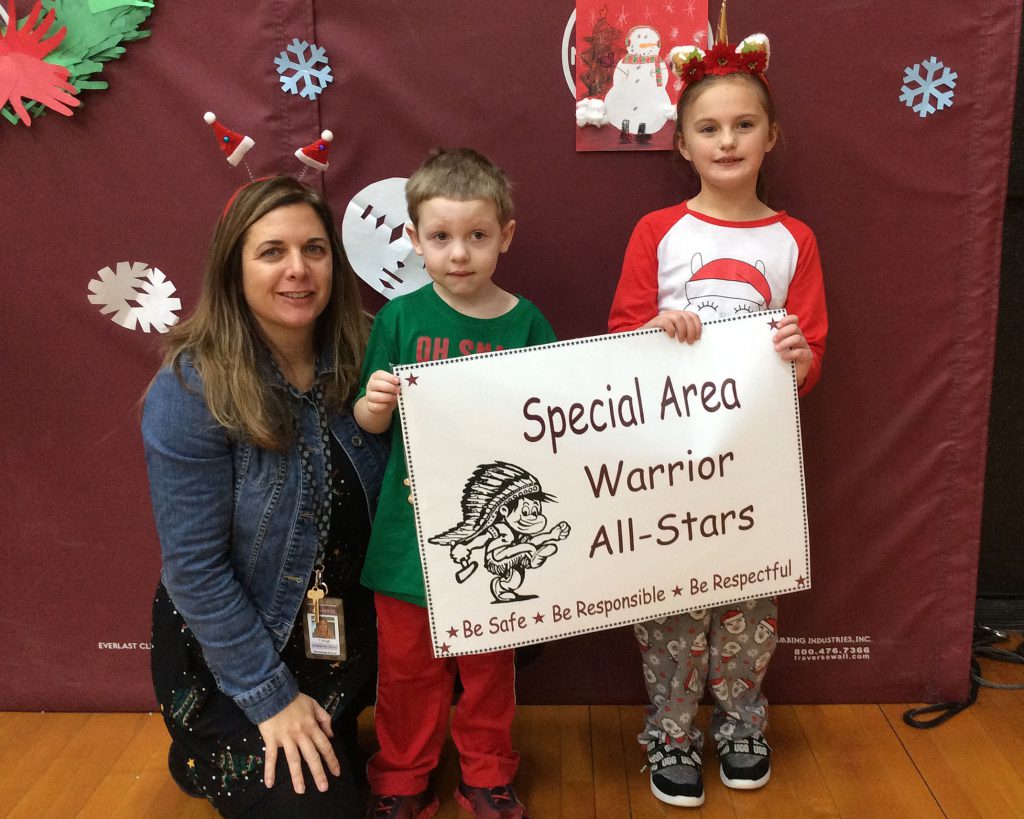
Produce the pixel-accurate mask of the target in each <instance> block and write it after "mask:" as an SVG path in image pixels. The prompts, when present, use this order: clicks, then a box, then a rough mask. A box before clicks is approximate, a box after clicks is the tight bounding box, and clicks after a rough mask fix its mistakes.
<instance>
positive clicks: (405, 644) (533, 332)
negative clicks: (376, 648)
mask: <svg viewBox="0 0 1024 819" xmlns="http://www.w3.org/2000/svg"><path fill="white" fill-rule="evenodd" d="M406 199H407V201H408V206H409V218H410V220H411V222H412V224H411V226H409V227H407V231H408V234H409V238H410V240H411V241H412V244H413V247H414V249H415V250H416V253H418V254H419V255H420V256H422V257H423V260H424V263H425V264H426V268H427V273H428V274H430V278H431V279H433V282H432V283H431V284H428V285H425V286H424V287H422V288H420V289H419V290H417V291H416V292H415V293H410V294H409V295H407V296H401V297H399V298H396V299H394V300H393V301H391V302H389V303H388V304H387V305H385V306H384V307H383V308H382V309H381V311H380V312H379V313H378V314H377V317H376V319H375V320H374V323H373V331H372V332H371V334H370V341H369V346H368V348H367V351H366V361H365V362H364V364H363V378H362V381H363V384H364V387H363V390H362V391H361V392H360V396H359V398H358V400H357V401H356V404H355V409H354V412H355V417H356V420H357V421H358V423H359V424H360V426H361V427H362V428H363V429H365V430H366V431H368V432H374V433H381V432H384V431H385V430H386V429H388V428H389V427H390V428H391V429H392V436H391V441H392V443H391V457H390V460H389V461H388V466H387V470H386V471H385V474H384V485H383V487H382V489H381V495H380V502H379V504H378V507H377V515H376V518H375V519H374V522H373V533H372V535H371V537H370V545H369V549H368V553H367V557H366V565H365V568H364V569H363V576H362V580H363V583H364V584H365V585H367V586H369V587H370V588H371V589H373V590H374V591H375V592H376V595H375V597H376V604H377V632H378V637H379V643H380V655H379V674H378V683H377V710H376V729H377V739H378V741H379V743H380V751H379V752H378V753H377V754H375V755H374V756H373V758H372V759H371V760H370V763H369V766H368V769H367V773H368V776H369V780H370V786H371V788H372V790H373V793H374V798H375V804H374V805H373V808H372V811H371V815H373V816H388V817H422V818H424V819H425V817H429V816H433V815H434V813H435V812H436V811H437V809H438V800H437V799H436V798H435V797H434V795H433V794H432V793H431V791H430V787H429V777H430V773H431V772H432V771H433V770H434V768H435V767H436V766H437V762H438V757H439V756H440V753H441V747H442V745H443V743H444V739H445V733H446V731H445V729H446V727H447V725H448V713H449V709H450V707H451V703H452V691H453V686H454V682H455V677H456V673H457V674H458V675H459V677H460V678H461V681H462V686H463V694H462V696H461V697H460V699H459V702H458V705H457V706H456V709H455V717H454V719H453V720H452V737H453V738H454V740H455V744H456V746H457V747H458V749H459V758H460V764H461V772H462V777H461V782H460V783H459V787H458V790H457V791H456V793H455V798H456V800H457V801H458V802H459V804H460V805H461V806H462V807H464V808H465V809H466V810H468V811H470V812H471V813H473V814H474V815H475V816H486V817H495V819H497V818H498V817H501V819H518V818H519V817H525V816H526V812H525V809H524V807H523V805H522V804H521V803H520V802H519V800H518V798H517V797H516V794H515V791H514V790H513V788H512V780H513V778H514V777H515V773H516V769H517V768H518V765H519V754H518V753H516V751H515V750H513V748H512V717H513V713H514V711H515V669H514V666H513V652H512V651H511V650H507V651H496V652H492V653H489V654H474V655H469V656H463V657H456V658H449V659H436V658H435V657H434V655H433V651H432V649H431V641H430V631H429V623H428V620H427V611H426V608H425V606H426V599H425V595H424V589H423V568H422V566H421V565H420V559H419V549H418V547H417V542H416V529H415V524H414V521H413V512H412V504H411V500H412V499H411V497H410V495H409V480H408V470H407V468H406V462H405V448H404V446H403V439H402V432H401V429H400V428H399V423H398V422H397V421H395V420H394V410H395V406H396V404H397V401H398V392H399V380H398V378H397V377H395V376H394V375H392V374H391V367H392V366H393V365H396V364H409V363H412V362H417V361H428V360H433V359H439V358H450V357H455V356H460V355H469V354H471V353H475V352H482V351H487V350H500V349H502V348H511V347H527V346H530V345H534V344H546V343H548V342H551V341H554V340H555V335H554V332H553V331H552V329H551V325H550V324H548V322H547V320H546V319H545V318H544V316H543V315H541V313H540V311H539V310H537V308H536V307H534V306H533V305H532V304H531V303H530V302H529V301H527V300H526V299H524V298H522V297H520V296H514V295H512V294H511V293H508V292H506V291H505V290H503V289H501V288H500V287H498V286H497V285H496V284H495V283H494V282H493V281H492V278H491V277H492V276H493V275H494V268H495V266H496V265H497V262H498V255H499V254H501V253H504V252H505V251H506V250H508V247H509V244H510V243H511V242H512V234H513V233H514V232H515V226H516V223H515V221H514V220H513V219H512V200H511V196H510V193H509V183H508V180H507V179H506V177H505V174H504V172H503V171H502V170H501V169H500V168H498V167H497V166H496V165H494V164H493V163H492V162H490V161H489V160H488V159H487V158H485V157H483V156H481V155H480V154H478V153H477V152H476V151H472V150H469V149H465V148H460V149H453V150H442V151H438V152H437V153H435V154H433V155H432V156H431V157H430V158H429V159H427V161H426V162H424V163H423V166H422V167H421V168H420V169H419V170H418V171H416V173H414V174H413V176H412V178H411V179H410V180H409V182H408V184H407V185H406ZM452 420H453V424H452V429H450V430H439V431H438V434H452V433H453V432H455V430H456V429H457V423H458V407H457V406H453V407H452Z"/></svg>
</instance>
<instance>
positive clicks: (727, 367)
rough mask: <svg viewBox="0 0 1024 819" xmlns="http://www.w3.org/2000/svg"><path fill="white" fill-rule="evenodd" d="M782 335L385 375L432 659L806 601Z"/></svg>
mask: <svg viewBox="0 0 1024 819" xmlns="http://www.w3.org/2000/svg"><path fill="white" fill-rule="evenodd" d="M783 315H784V312H782V311H773V312H762V313H756V314H749V315H744V316H743V317H737V318H731V319H724V320H721V321H717V322H708V323H706V324H705V325H704V329H703V337H702V338H701V340H700V341H699V342H697V343H696V344H693V345H686V344H680V343H678V342H676V341H674V340H672V339H670V338H668V337H667V336H666V335H665V334H664V333H662V332H661V331H660V330H640V331H637V332H633V333H624V334H621V335H608V336H596V337H593V338H584V339H575V340H572V341H564V342H559V343H556V344H548V345H544V346H543V347H533V348H530V349H526V350H501V351H497V352H492V353H485V354H482V355H474V356H467V357H464V358H454V359H447V360H443V361H431V362H425V363H422V364H414V365H409V366H402V367H396V368H395V373H396V375H398V376H399V377H400V378H401V381H402V393H401V398H400V402H399V410H400V412H401V417H402V425H403V429H404V434H405V445H406V454H407V458H408V464H409V477H410V482H411V488H412V495H413V499H414V504H415V514H416V527H417V534H418V536H419V543H420V555H421V557H422V560H423V569H424V575H425V582H426V592H427V603H428V607H429V611H430V627H431V634H432V638H433V643H434V652H435V654H436V655H437V656H450V655H456V654H470V653H477V652H482V651H491V650H495V649H499V648H508V647H512V646H518V645H525V644H528V643H536V642H540V641H544V640H551V639H555V638H559V637H567V636H570V635H573V634H582V633H584V632H588V631H595V630H598V629H606V628H612V627H613V626H620V625H625V624H629V623H636V622H640V621H644V620H651V619H655V618H658V617H664V616H666V615H668V614H674V613H677V612H683V611H693V610H695V609H702V608H707V607H710V606H720V605H724V604H728V603H732V602H737V601H740V600H748V599H752V598H758V597H770V596H773V595H777V594H783V593H786V592H793V591H799V590H803V589H808V588H810V585H811V584H810V563H809V553H808V538H807V516H806V508H805V502H804V485H803V463H802V458H801V444H800V417H799V408H798V403H797V388H796V381H795V377H794V374H793V367H792V365H790V364H786V363H784V362H782V360H781V359H780V358H779V356H778V354H777V353H776V352H775V349H774V346H773V345H772V343H771V336H772V334H773V332H774V329H773V325H775V324H776V322H777V321H778V320H779V319H780V318H781V317H782V316H783Z"/></svg>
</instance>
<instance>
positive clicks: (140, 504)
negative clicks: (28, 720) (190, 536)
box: [0, 0, 1020, 710]
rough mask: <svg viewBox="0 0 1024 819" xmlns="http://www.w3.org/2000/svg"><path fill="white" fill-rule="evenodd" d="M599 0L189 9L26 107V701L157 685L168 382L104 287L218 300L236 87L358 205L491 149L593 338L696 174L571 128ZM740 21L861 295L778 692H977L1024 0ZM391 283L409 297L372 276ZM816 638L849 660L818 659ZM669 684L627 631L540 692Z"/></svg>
mask: <svg viewBox="0 0 1024 819" xmlns="http://www.w3.org/2000/svg"><path fill="white" fill-rule="evenodd" d="M713 6H714V7H716V8H717V4H713ZM572 11H573V4H572V3H571V2H568V1H567V0H559V2H550V3H525V2H511V3H505V4H502V5H501V6H500V11H499V10H498V7H497V6H495V7H491V6H490V5H489V4H467V3H457V2H452V1H451V0H428V1H427V2H421V3H400V4H399V3H387V4H383V3H334V2H325V1H324V0H321V1H320V2H312V3H310V2H299V1H298V0H276V2H273V3H271V2H260V3H250V4H246V5H245V11H244V12H240V11H238V7H237V6H236V4H226V3H172V2H169V1H168V0H163V1H162V2H158V3H157V4H156V9H155V11H154V13H153V15H152V16H151V18H150V21H149V25H148V28H150V29H151V30H152V32H153V34H152V37H151V38H150V39H148V40H144V41H141V42H138V43H132V44H129V47H128V49H127V53H126V55H125V56H124V57H123V58H122V59H121V60H120V61H118V62H116V63H113V64H110V65H109V66H108V67H107V69H106V70H105V71H104V74H103V77H104V78H105V79H107V80H108V81H109V82H110V89H109V90H107V91H99V92H95V91H94V92H86V93H85V94H83V96H82V100H83V105H82V107H81V108H80V109H78V110H77V111H76V113H75V115H74V117H72V118H65V117H61V116H58V115H55V114H48V115H46V116H44V117H41V118H39V119H37V120H36V121H35V122H34V123H33V125H32V127H31V128H25V127H22V126H18V127H12V126H9V125H8V124H7V123H6V122H4V123H2V124H0V134H2V136H0V139H2V146H3V148H2V156H3V162H2V163H0V190H3V191H4V200H5V208H4V231H3V236H4V238H3V244H4V249H5V251H6V252H5V253H4V261H3V263H2V265H0V269H2V271H3V279H4V282H5V287H4V298H3V304H2V307H0V316H2V321H0V334H2V339H3V341H2V344H3V347H2V352H0V375H2V383H3V395H2V398H0V406H2V420H3V428H4V440H3V446H2V449H0V464H2V467H3V471H4V474H5V475H7V490H6V491H5V492H3V493H2V494H0V521H2V522H3V534H2V536H0V537H2V540H0V562H2V569H0V657H2V662H0V708H6V709H63V710H81V709H103V710H106V709H127V710H131V709H148V708H150V707H152V705H153V698H152V695H151V691H150V684H149V672H148V653H147V650H146V646H145V644H146V641H147V640H148V639H149V605H150V600H151V597H152V592H153V588H154V585H155V583H156V581H157V575H158V571H159V557H158V547H157V542H156V536H155V533H154V530H153V524H152V519H151V515H150V509H149V499H148V492H147V486H146V479H145V470H144V464H143V458H142V451H141V445H140V439H139V433H138V420H139V405H138V402H139V399H140V396H141V395H142V392H143V390H144V389H145V387H146V384H147V383H148V380H149V379H150V377H151V376H152V374H153V372H154V371H155V369H156V367H157V365H158V362H159V357H160V353H159V338H157V337H155V336H153V335H145V334H143V333H141V332H137V331H136V332H129V331H127V330H125V329H124V328H122V327H119V326H116V325H115V324H113V323H111V322H110V321H109V320H108V319H107V318H106V317H104V316H101V315H100V314H99V312H98V310H97V308H96V307H94V306H93V305H91V304H90V303H89V302H88V300H87V298H86V297H87V285H88V282H89V280H90V279H92V278H94V277H95V276H96V272H97V271H98V270H100V269H101V268H103V267H106V266H108V265H109V266H113V265H114V264H116V262H118V261H143V262H146V263H147V264H150V265H153V266H156V267H159V268H160V269H161V270H162V271H163V272H164V273H165V274H166V275H167V277H168V278H169V279H171V280H172V281H173V282H174V283H175V285H176V286H177V288H178V291H179V295H180V297H181V299H182V302H183V304H184V309H185V312H188V311H189V310H190V309H191V307H192V306H193V305H194V303H195V298H196V294H197V292H198V284H199V270H200V265H201V259H202V256H203V253H204V249H205V245H206V243H207V241H208V239H209V236H210V234H211V229H212V225H213V224H214V221H215V220H216V218H217V216H218V215H219V213H220V210H221V208H222V207H223V204H224V201H225V199H226V198H227V196H228V194H229V193H230V192H231V191H232V190H233V189H234V188H235V187H236V186H237V185H238V184H240V182H242V181H243V180H244V175H243V174H242V173H241V172H240V171H236V170H234V169H232V168H231V167H230V166H228V165H227V163H225V162H224V160H223V157H222V156H221V155H220V154H219V153H218V152H217V150H216V148H215V146H214V144H213V140H212V137H211V135H210V131H209V128H208V127H207V126H206V125H204V124H203V122H202V114H203V112H204V111H205V110H207V109H212V110H214V111H216V112H217V114H218V116H219V117H220V118H221V119H222V121H223V122H224V123H225V124H227V125H228V126H229V127H232V128H234V129H236V130H242V131H245V132H246V133H248V134H250V135H251V136H252V137H253V138H254V139H255V140H256V143H257V146H256V148H255V149H254V150H253V151H252V152H251V153H250V154H249V159H250V164H252V166H253V169H254V170H255V171H256V172H257V173H270V172H274V171H278V170H287V171H289V172H295V171H297V170H298V169H299V166H298V164H297V163H296V162H295V160H294V158H292V156H291V153H292V151H294V150H295V148H297V147H299V146H301V145H305V144H308V143H309V142H311V141H312V140H313V139H314V138H315V137H316V136H317V134H318V132H319V130H320V129H321V128H324V127H329V128H331V129H332V130H333V131H334V132H335V134H336V140H335V143H334V145H333V148H332V154H331V169H330V171H329V172H328V173H327V175H326V178H325V180H324V186H325V189H326V191H327V193H328V195H329V197H330V199H331V201H332V203H333V204H334V206H335V209H336V211H337V213H338V215H339V218H340V215H341V213H342V212H343V211H344V207H345V205H346V203H347V202H348V200H349V198H350V197H351V196H352V195H353V194H355V193H356V192H357V191H359V190H360V189H361V188H363V187H364V186H366V185H367V184H369V183H371V182H373V181H376V180H378V179H382V178H385V177H391V176H407V175H408V174H409V173H410V172H411V171H412V170H413V169H414V168H415V167H416V165H417V164H418V163H419V162H420V161H421V160H422V158H423V157H424V156H425V154H426V152H427V150H428V149H429V148H430V147H432V146H435V145H455V144H467V145H471V146H474V147H476V148H479V149H480V150H482V151H484V152H485V153H487V154H489V155H491V156H492V157H493V158H494V159H495V160H496V161H497V162H499V164H501V165H503V166H504V167H505V168H506V170H507V171H508V173H509V175H510V176H511V177H512V179H513V180H514V181H515V183H516V201H517V204H518V207H519V213H518V221H519V226H518V230H517V232H516V239H515V243H514V244H513V247H512V250H511V252H510V253H509V254H507V255H506V256H505V257H503V258H502V261H501V265H500V266H499V281H500V282H501V283H502V284H504V285H505V286H506V287H508V288H510V289H513V290H516V291H519V292H522V293H523V294H525V295H527V296H529V297H530V298H531V299H532V300H533V301H535V302H536V303H537V304H538V305H539V306H540V307H541V308H542V309H543V310H544V311H545V312H546V313H547V314H548V315H549V316H550V318H551V319H552V322H553V324H554V325H555V329H556V331H557V332H558V333H559V334H560V336H562V337H571V336H578V335H589V334H595V333H600V332H603V331H604V328H605V319H606V316H607V310H608V306H609V303H610V300H611V295H612V292H613V290H614V287H615V282H616V278H617V275H618V267H619V264H620V262H621V258H622V252H623V249H624V247H625V244H626V240H627V238H628V236H629V233H630V230H631V229H632V226H633V224H634V223H635V221H636V220H637V219H638V218H639V217H640V216H641V215H642V214H644V213H645V212H647V211H650V210H652V209H654V208H658V207H662V206H665V205H668V204H670V203H672V202H675V201H677V200H679V199H680V198H682V197H684V196H685V195H687V194H688V193H692V192H693V190H694V185H693V181H692V180H691V179H690V178H689V177H688V176H687V174H686V173H685V171H684V170H681V169H679V168H678V166H677V163H674V162H673V161H671V157H670V156H669V155H668V154H667V153H643V154H641V153H615V154H601V153H580V154H577V153H576V152H575V151H574V128H575V125H574V121H573V103H574V100H573V96H572V94H571V93H570V91H569V88H568V86H567V84H566V81H565V79H564V78H563V69H562V64H563V57H564V56H565V55H564V54H563V49H562V41H563V34H564V30H565V27H566V23H567V20H568V19H569V16H570V14H571V13H572ZM729 18H730V20H729V22H730V30H731V33H732V35H733V38H734V39H738V38H739V37H742V36H744V35H745V34H747V33H752V32H754V31H764V32H766V33H767V34H768V35H769V36H770V38H771V41H772V51H773V57H772V66H771V69H770V72H769V76H770V79H771V83H772V87H773V89H774V90H775V93H776V96H777V100H778V105H779V110H780V117H781V122H782V125H783V131H784V146H783V147H782V148H781V149H777V150H776V152H775V153H774V154H773V155H772V156H771V168H770V173H771V196H770V204H772V205H773V206H775V207H778V208H784V209H786V210H788V211H790V212H792V213H793V214H794V215H796V216H797V217H799V218H801V219H803V220H804V221H806V222H808V223H809V224H810V225H811V226H812V227H813V228H814V229H815V231H816V232H817V235H818V239H819V242H820V246H821V252H822V257H823V261H824V265H825V275H826V285H827V291H828V300H829V312H830V317H831V334H830V337H829V348H828V353H827V356H826V361H825V371H824V378H823V380H822V382H821V383H820V385H819V386H818V387H817V388H816V390H815V391H814V392H813V393H812V394H811V395H810V396H809V397H808V398H807V399H806V400H805V401H804V402H803V427H804V444H805V448H804V451H805V458H806V473H807V480H808V495H809V508H810V525H811V537H812V541H811V543H812V564H813V566H814V588H813V589H812V590H811V591H809V592H804V593H800V594H795V595H791V596H788V597H785V598H783V600H782V604H781V616H780V632H781V634H782V635H783V636H784V637H789V638H794V639H796V638H804V639H805V640H806V641H807V642H804V643H802V644H800V643H785V644H783V645H781V646H780V648H779V650H778V652H777V654H776V657H775V660H774V661H773V664H772V669H771V672H770V674H769V682H768V687H769V689H770V694H771V696H772V698H773V700H774V701H777V702H837V701H846V702H855V701H918V700H936V699H950V698H959V697H962V696H963V695H965V694H966V690H967V683H968V660H969V655H970V633H971V623H972V614H973V605H974V594H975V574H976V567H977V546H978V536H979V526H980V509H981V498H982V489H983V487H982V478H983V473H984V455H985V445H986V424H987V418H988V401H989V390H990V383H991V369H992V350H993V334H994V325H995V315H996V303H997V288H998V270H999V255H1000V254H999V251H1000V248H999V238H1000V226H1001V219H1002V211H1003V201H1004V197H1005V180H1006V168H1007V160H1008V152H1009V129H1010V120H1011V112H1012V104H1013V95H1014V78H1015V75H1016V45H1017V42H1018V34H1019V23H1020V2H1019V0H989V1H988V2H980V1H979V0H974V1H973V2H958V3H952V2H947V3H934V2H925V0H912V1H911V0H907V2H902V3H889V2H882V1H881V0H874V1H873V2H862V3H856V4H835V3H818V4H811V3H801V4H793V3H786V2H782V0H767V1H766V2H757V3H752V2H745V3H736V4H734V5H730V11H729ZM293 37H298V38H299V39H306V40H309V41H312V42H316V43H318V44H320V45H322V46H324V47H325V48H326V49H327V53H328V56H329V58H330V61H331V65H332V68H333V72H334V76H335V80H334V82H333V84H332V85H331V86H329V87H328V89H327V90H326V91H325V92H324V94H323V95H322V96H321V97H320V99H319V100H318V101H316V102H311V101H308V100H304V99H301V98H299V97H296V96H292V95H285V94H284V93H282V91H281V90H280V87H279V84H278V81H277V75H276V73H275V69H274V66H273V58H274V56H275V55H276V54H277V53H278V52H279V51H281V50H282V49H283V48H284V47H285V45H286V44H287V43H288V42H290V41H291V39H292V38H293ZM931 56H935V57H937V58H938V59H939V60H941V61H943V62H944V63H945V64H946V65H948V66H950V67H951V68H952V69H953V70H954V71H956V72H957V73H958V78H957V83H956V89H955V99H954V103H953V105H952V107H950V108H948V109H946V110H943V111H940V112H938V113H936V114H934V115H932V116H929V117H926V118H921V117H919V116H917V115H916V114H915V113H914V112H912V111H910V110H909V109H908V108H906V107H905V106H904V105H903V104H902V103H900V102H899V99H898V97H899V94H900V87H901V85H902V82H903V71H904V68H906V67H908V66H912V65H913V64H915V63H920V62H921V61H922V60H924V59H926V58H928V57H931ZM365 303H366V305H367V306H368V307H369V308H370V309H372V310H376V309H377V308H378V307H379V306H380V305H381V303H382V298H381V297H380V296H378V295H377V294H376V293H375V292H372V291H371V290H370V289H369V288H366V289H365ZM764 475H765V480H766V481H767V480H771V479H772V475H771V466H770V464H766V465H765V470H764ZM858 637H859V638H861V641H860V642H855V638H858ZM812 638H813V639H817V642H812ZM837 638H851V639H850V640H845V639H840V640H838V642H837V641H836V639H837ZM103 644H107V645H105V646H104V645H103ZM110 644H121V645H122V646H123V645H128V646H131V645H133V644H134V648H133V647H127V648H123V647H122V648H114V647H111V645H110ZM811 647H813V648H815V649H817V648H821V647H826V648H831V647H839V649H840V651H839V652H838V654H840V655H841V656H842V657H845V658H846V659H815V660H806V659H802V658H803V657H806V656H809V655H806V654H804V653H802V652H801V653H800V654H798V653H797V652H796V649H798V648H800V649H807V648H811ZM844 647H847V648H861V649H865V648H866V649H868V651H867V652H864V651H863V650H862V651H860V652H847V653H843V648H844ZM836 654H837V653H836V652H833V653H830V654H822V655H814V656H821V657H830V656H831V657H835V656H836ZM854 654H856V655H858V656H861V657H863V656H865V655H866V656H867V659H852V657H853V656H854ZM641 679H642V678H641V675H640V666H639V662H638V657H637V654H636V649H635V648H634V646H633V644H632V637H631V635H630V634H629V633H628V630H619V631H617V632H609V633H603V634H599V635H590V636H586V637H581V638H577V639H572V640H565V641H561V642H557V643H552V644H550V645H548V646H546V647H545V648H544V649H543V651H542V652H541V653H540V655H539V657H538V658H537V659H536V660H535V661H534V662H533V663H532V664H530V665H529V666H527V667H526V668H525V669H524V670H523V671H522V673H521V675H520V689H521V700H522V701H529V702H587V701H590V702H629V701H639V699H641V698H642V683H641Z"/></svg>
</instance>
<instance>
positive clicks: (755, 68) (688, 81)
mask: <svg viewBox="0 0 1024 819" xmlns="http://www.w3.org/2000/svg"><path fill="white" fill-rule="evenodd" d="M725 4H726V0H722V8H721V11H719V13H718V30H717V32H716V33H715V43H714V45H713V46H712V47H711V50H710V51H704V50H703V49H701V48H698V47H697V46H693V45H685V46H676V47H675V48H673V49H672V50H671V51H670V52H669V53H668V61H669V65H671V66H672V72H673V73H674V74H675V75H676V76H677V77H678V78H679V80H680V82H681V83H682V86H683V88H686V86H688V85H692V84H693V83H695V82H698V81H699V80H702V79H704V78H705V77H724V76H726V75H728V74H750V75H751V76H753V77H757V78H758V79H759V80H761V81H762V82H763V83H764V84H765V87H766V88H767V87H768V80H766V79H765V76H764V72H765V71H767V70H768V61H769V59H770V58H771V48H770V46H769V44H768V38H767V37H766V36H765V35H764V34H751V35H750V36H749V37H747V38H746V39H744V40H742V41H741V42H740V44H739V45H737V46H734V45H733V44H732V43H730V42H729V34H728V29H727V25H726V18H725Z"/></svg>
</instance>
